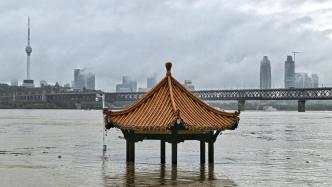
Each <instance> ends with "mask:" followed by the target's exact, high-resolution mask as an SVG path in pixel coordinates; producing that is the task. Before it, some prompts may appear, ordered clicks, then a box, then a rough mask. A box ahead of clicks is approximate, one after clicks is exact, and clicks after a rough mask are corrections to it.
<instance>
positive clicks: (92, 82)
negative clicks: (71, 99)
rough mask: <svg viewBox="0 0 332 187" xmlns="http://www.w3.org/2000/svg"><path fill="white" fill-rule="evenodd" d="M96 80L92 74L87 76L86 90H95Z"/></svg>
mask: <svg viewBox="0 0 332 187" xmlns="http://www.w3.org/2000/svg"><path fill="white" fill-rule="evenodd" d="M95 79H96V78H95V75H94V74H92V73H88V74H87V75H86V89H88V90H95V87H96V86H95Z"/></svg>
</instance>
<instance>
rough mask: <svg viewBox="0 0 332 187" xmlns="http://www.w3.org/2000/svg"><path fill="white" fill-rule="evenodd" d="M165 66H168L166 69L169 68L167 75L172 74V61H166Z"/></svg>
mask: <svg viewBox="0 0 332 187" xmlns="http://www.w3.org/2000/svg"><path fill="white" fill-rule="evenodd" d="M165 67H166V70H167V73H166V75H167V76H169V75H171V74H172V73H171V69H172V62H166V63H165Z"/></svg>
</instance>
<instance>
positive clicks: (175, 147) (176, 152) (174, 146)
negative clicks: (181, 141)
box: [172, 142, 178, 164]
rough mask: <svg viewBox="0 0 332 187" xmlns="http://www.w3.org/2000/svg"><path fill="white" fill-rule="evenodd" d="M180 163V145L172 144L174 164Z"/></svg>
mask: <svg viewBox="0 0 332 187" xmlns="http://www.w3.org/2000/svg"><path fill="white" fill-rule="evenodd" d="M177 163H178V144H177V142H172V164H177Z"/></svg>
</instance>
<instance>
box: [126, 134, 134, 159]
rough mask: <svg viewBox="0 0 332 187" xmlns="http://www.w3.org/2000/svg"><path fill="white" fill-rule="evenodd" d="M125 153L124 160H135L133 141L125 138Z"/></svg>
mask: <svg viewBox="0 0 332 187" xmlns="http://www.w3.org/2000/svg"><path fill="white" fill-rule="evenodd" d="M126 144H127V150H126V152H127V155H126V160H127V162H135V141H133V140H130V139H129V140H127V143H126Z"/></svg>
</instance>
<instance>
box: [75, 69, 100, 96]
mask: <svg viewBox="0 0 332 187" xmlns="http://www.w3.org/2000/svg"><path fill="white" fill-rule="evenodd" d="M95 82H96V78H95V75H94V74H93V73H91V72H85V71H84V70H81V69H74V81H73V90H76V91H84V89H88V90H95Z"/></svg>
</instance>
